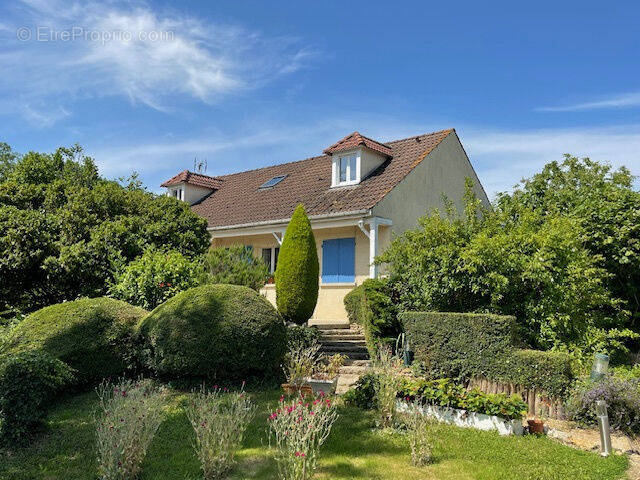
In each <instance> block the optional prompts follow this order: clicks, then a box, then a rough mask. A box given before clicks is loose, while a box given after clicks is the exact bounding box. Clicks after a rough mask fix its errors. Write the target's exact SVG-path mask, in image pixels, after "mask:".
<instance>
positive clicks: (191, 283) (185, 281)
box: [110, 250, 206, 310]
mask: <svg viewBox="0 0 640 480" xmlns="http://www.w3.org/2000/svg"><path fill="white" fill-rule="evenodd" d="M205 279H206V276H205V273H204V269H203V267H202V265H201V264H200V262H199V261H197V260H191V259H189V258H187V257H186V256H184V255H183V254H182V253H180V252H178V251H175V250H172V251H169V252H163V251H161V250H147V251H146V252H145V253H144V254H143V255H142V256H141V257H140V258H138V259H136V260H133V261H132V262H130V263H129V264H128V265H127V266H126V267H125V268H124V269H123V270H122V271H120V272H119V273H118V274H117V275H116V278H115V280H114V283H113V285H112V286H111V289H110V292H111V294H112V295H113V296H114V297H116V298H119V299H120V300H124V301H125V302H129V303H130V304H132V305H138V306H139V307H142V308H145V309H147V310H153V309H154V308H156V307H157V306H158V305H160V304H161V303H162V302H164V301H166V300H167V299H169V298H171V297H173V296H174V295H175V294H177V293H178V292H181V291H183V290H186V289H188V288H191V287H196V286H198V285H200V284H202V283H205Z"/></svg>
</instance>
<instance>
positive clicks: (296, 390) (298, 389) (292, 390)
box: [282, 383, 313, 397]
mask: <svg viewBox="0 0 640 480" xmlns="http://www.w3.org/2000/svg"><path fill="white" fill-rule="evenodd" d="M282 389H283V390H284V393H285V395H302V396H303V397H306V396H311V395H313V389H312V388H311V385H301V386H297V385H291V384H290V383H283V384H282Z"/></svg>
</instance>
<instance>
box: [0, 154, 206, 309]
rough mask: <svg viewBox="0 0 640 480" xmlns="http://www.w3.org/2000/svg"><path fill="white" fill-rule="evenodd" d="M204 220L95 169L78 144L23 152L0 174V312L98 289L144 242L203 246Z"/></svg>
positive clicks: (191, 249)
mask: <svg viewBox="0 0 640 480" xmlns="http://www.w3.org/2000/svg"><path fill="white" fill-rule="evenodd" d="M206 227H207V222H206V220H205V219H204V218H202V217H199V216H198V215H196V214H195V213H194V212H193V211H191V208H190V206H189V204H188V203H186V202H181V201H179V200H176V199H174V198H170V197H167V196H166V195H160V196H159V195H154V194H152V193H149V192H147V191H145V190H144V189H143V188H142V187H141V184H140V182H139V181H138V180H137V179H136V178H135V177H134V178H132V179H131V180H130V181H128V182H126V184H124V185H121V184H119V183H117V182H114V181H110V180H106V179H104V178H102V177H100V176H99V174H98V170H97V168H96V165H95V163H94V162H93V160H92V159H91V158H88V157H86V156H84V155H83V153H82V149H81V148H80V147H78V146H75V147H72V148H61V149H58V150H57V151H56V152H55V153H53V154H47V153H36V152H29V153H28V154H26V155H24V156H21V157H19V158H18V159H17V160H16V161H15V162H13V163H12V165H11V168H10V169H9V171H8V172H7V173H6V175H5V176H3V178H2V179H0V311H2V310H5V309H7V308H12V307H13V308H18V309H20V310H21V311H24V312H32V311H34V310H37V309H38V308H41V307H44V306H46V305H52V304H56V303H59V302H62V301H68V300H75V299H77V298H80V297H83V296H86V297H97V296H100V295H106V294H107V291H108V287H109V285H110V284H111V282H112V281H113V278H114V275H115V273H116V272H117V271H118V270H119V268H121V267H122V266H123V265H126V264H127V263H128V262H130V261H131V260H134V259H135V258H137V257H139V256H140V255H142V253H143V252H144V250H145V249H146V248H148V247H156V248H166V249H171V250H178V251H180V252H182V253H183V254H185V255H190V256H196V255H200V254H202V253H204V252H205V251H206V249H207V248H208V246H209V234H208V232H207V229H206Z"/></svg>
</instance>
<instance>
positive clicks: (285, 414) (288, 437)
mask: <svg viewBox="0 0 640 480" xmlns="http://www.w3.org/2000/svg"><path fill="white" fill-rule="evenodd" d="M337 417H338V414H337V411H336V408H335V406H334V405H333V404H332V402H331V400H330V399H329V398H327V397H324V396H323V395H320V396H319V397H317V398H316V399H315V400H313V402H311V403H303V402H302V401H297V400H293V401H292V402H290V403H285V401H284V398H281V399H280V405H279V407H278V408H277V409H276V411H275V412H272V413H271V415H270V416H269V424H270V427H271V437H270V440H273V441H274V443H275V447H276V461H277V463H278V470H279V472H280V477H279V478H280V479H282V480H308V479H310V478H311V477H312V476H313V472H314V470H315V468H316V460H317V456H318V450H319V449H320V446H321V445H322V444H323V443H324V441H325V440H326V439H327V437H328V436H329V433H331V427H332V426H333V423H334V422H335V420H336V418H337Z"/></svg>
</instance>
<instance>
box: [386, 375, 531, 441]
mask: <svg viewBox="0 0 640 480" xmlns="http://www.w3.org/2000/svg"><path fill="white" fill-rule="evenodd" d="M398 396H399V397H401V398H403V399H404V402H402V401H400V400H399V401H398V402H397V405H396V406H397V407H398V410H399V411H405V412H409V411H410V410H411V409H412V408H411V407H408V406H407V404H408V403H409V402H412V403H414V404H417V406H416V407H415V409H416V410H418V412H419V413H422V414H425V415H429V416H432V417H434V418H436V419H437V420H439V421H442V422H446V423H451V424H454V425H458V426H461V427H473V428H478V429H480V430H498V432H499V433H500V434H503V435H508V434H516V435H519V434H521V433H522V418H523V417H524V416H525V414H526V412H527V404H526V403H524V402H523V401H522V397H520V396H518V395H511V396H510V397H507V396H506V395H504V394H489V393H484V392H481V391H480V390H478V389H472V390H467V389H466V388H464V387H463V386H462V385H456V384H455V383H453V382H452V381H451V380H449V379H446V378H445V379H439V380H426V379H424V378H419V377H413V376H405V377H403V378H402V379H401V381H400V389H399V391H398Z"/></svg>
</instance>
